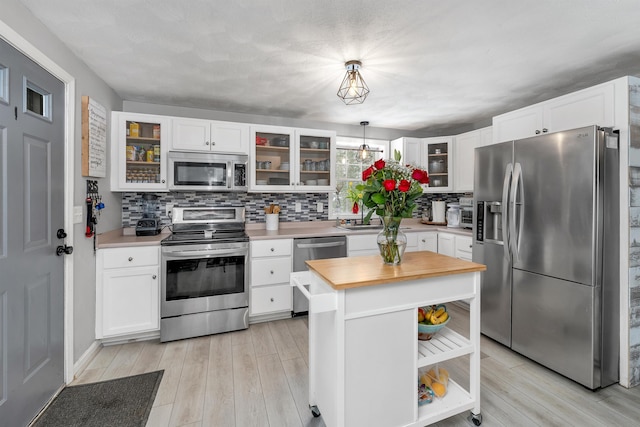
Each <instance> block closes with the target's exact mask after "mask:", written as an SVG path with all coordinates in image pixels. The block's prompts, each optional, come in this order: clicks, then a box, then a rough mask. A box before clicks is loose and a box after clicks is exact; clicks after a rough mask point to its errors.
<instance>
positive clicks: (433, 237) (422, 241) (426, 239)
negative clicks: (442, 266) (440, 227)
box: [417, 231, 438, 252]
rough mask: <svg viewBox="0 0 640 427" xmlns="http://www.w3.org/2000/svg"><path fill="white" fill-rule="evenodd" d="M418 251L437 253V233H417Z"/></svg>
mask: <svg viewBox="0 0 640 427" xmlns="http://www.w3.org/2000/svg"><path fill="white" fill-rule="evenodd" d="M417 237H418V250H419V251H431V252H438V233H437V232H435V231H422V232H420V233H417Z"/></svg>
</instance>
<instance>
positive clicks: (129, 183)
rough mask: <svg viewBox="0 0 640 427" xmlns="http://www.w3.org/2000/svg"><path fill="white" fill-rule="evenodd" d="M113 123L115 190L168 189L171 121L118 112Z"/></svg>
mask: <svg viewBox="0 0 640 427" xmlns="http://www.w3.org/2000/svg"><path fill="white" fill-rule="evenodd" d="M111 126H112V132H111V136H112V137H111V190H112V191H167V189H168V185H167V176H166V174H167V171H166V169H167V168H166V158H167V156H166V154H167V150H168V145H169V144H168V141H169V139H168V136H169V120H168V119H167V118H166V117H159V116H153V115H147V114H132V113H121V112H114V113H113V114H112V125H111Z"/></svg>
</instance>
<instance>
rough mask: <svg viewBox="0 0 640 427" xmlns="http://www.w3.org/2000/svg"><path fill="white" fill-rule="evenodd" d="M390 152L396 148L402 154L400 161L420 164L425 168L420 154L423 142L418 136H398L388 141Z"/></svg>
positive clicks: (391, 155) (391, 156)
mask: <svg viewBox="0 0 640 427" xmlns="http://www.w3.org/2000/svg"><path fill="white" fill-rule="evenodd" d="M389 144H390V148H391V150H390V151H391V154H390V156H389V157H390V158H393V153H394V151H395V150H398V151H399V152H400V154H401V155H402V163H404V164H412V165H416V166H420V167H422V168H425V169H426V165H424V164H422V162H423V160H424V158H423V155H422V146H423V142H422V139H420V138H398V139H394V140H393V141H390V143H389Z"/></svg>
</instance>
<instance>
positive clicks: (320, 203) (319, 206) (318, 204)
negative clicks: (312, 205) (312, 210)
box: [316, 202, 324, 212]
mask: <svg viewBox="0 0 640 427" xmlns="http://www.w3.org/2000/svg"><path fill="white" fill-rule="evenodd" d="M316 208H317V211H318V212H322V211H323V210H324V205H323V204H322V202H318V203H317V204H316Z"/></svg>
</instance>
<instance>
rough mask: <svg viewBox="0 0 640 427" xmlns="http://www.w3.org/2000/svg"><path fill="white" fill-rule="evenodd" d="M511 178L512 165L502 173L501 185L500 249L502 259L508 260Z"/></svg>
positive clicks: (509, 164)
mask: <svg viewBox="0 0 640 427" xmlns="http://www.w3.org/2000/svg"><path fill="white" fill-rule="evenodd" d="M512 176H513V165H512V164H511V163H508V164H507V167H506V168H505V171H504V182H503V184H502V215H501V217H502V247H503V248H504V257H505V258H506V259H509V258H510V254H509V241H510V239H509V229H508V224H509V222H508V218H507V216H508V213H509V186H510V184H511V178H512Z"/></svg>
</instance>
